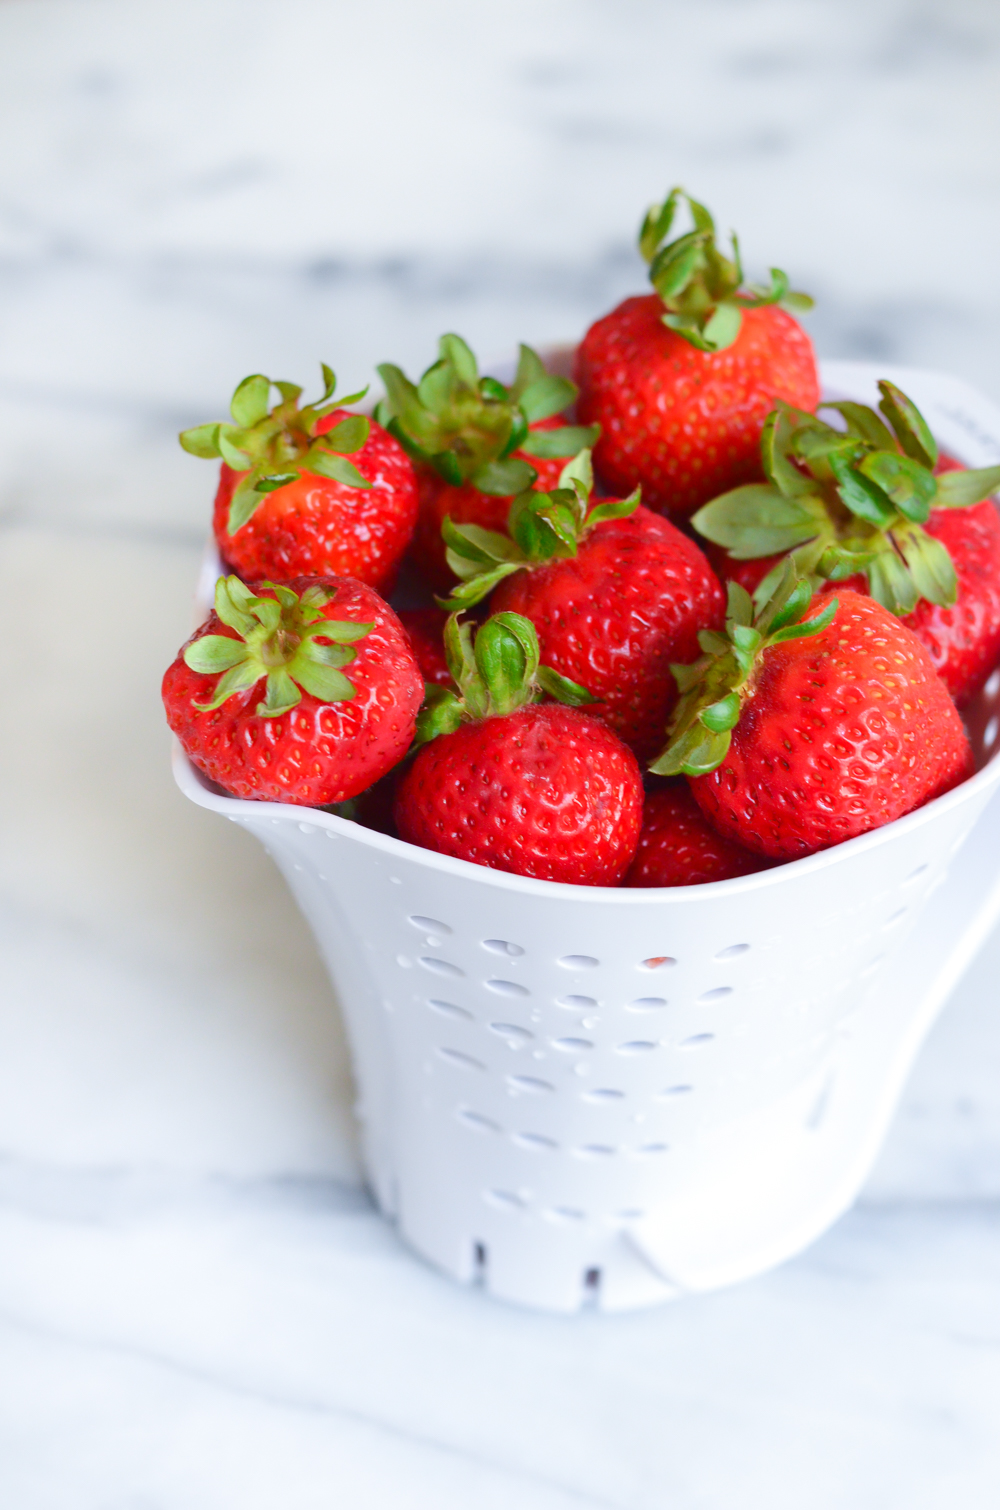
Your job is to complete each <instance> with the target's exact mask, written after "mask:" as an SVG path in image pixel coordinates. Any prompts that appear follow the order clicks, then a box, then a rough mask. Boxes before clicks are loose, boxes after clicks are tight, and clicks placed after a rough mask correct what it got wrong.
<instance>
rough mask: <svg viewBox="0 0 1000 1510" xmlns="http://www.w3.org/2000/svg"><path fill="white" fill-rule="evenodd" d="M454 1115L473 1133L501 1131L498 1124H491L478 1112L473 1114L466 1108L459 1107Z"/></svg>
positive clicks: (487, 1118)
mask: <svg viewBox="0 0 1000 1510" xmlns="http://www.w3.org/2000/svg"><path fill="white" fill-rule="evenodd" d="M455 1115H456V1117H457V1118H458V1120H459V1122H462V1123H464V1124H465V1126H466V1127H471V1128H472V1131H473V1132H479V1133H498V1132H502V1131H503V1129H502V1128H501V1126H500V1124H499V1122H493V1121H491V1119H490V1118H489V1117H483V1116H481V1115H480V1114H479V1112H474V1111H472V1110H471V1109H470V1108H469V1107H467V1106H460V1107H459V1108H458V1110H457V1111H456V1113H455Z"/></svg>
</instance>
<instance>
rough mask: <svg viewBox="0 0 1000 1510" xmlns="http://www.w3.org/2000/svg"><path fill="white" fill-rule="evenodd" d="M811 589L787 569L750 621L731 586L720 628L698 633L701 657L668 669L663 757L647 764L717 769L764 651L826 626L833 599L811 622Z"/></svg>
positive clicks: (747, 605) (745, 596)
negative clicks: (674, 694) (673, 685)
mask: <svg viewBox="0 0 1000 1510" xmlns="http://www.w3.org/2000/svg"><path fill="white" fill-rule="evenodd" d="M812 595H813V594H812V588H811V587H810V585H809V583H808V582H807V581H806V580H805V579H804V578H803V577H796V575H795V571H794V569H793V568H792V566H791V563H787V564H786V566H785V569H784V572H783V574H782V578H781V581H780V582H779V584H778V586H777V588H776V589H775V591H774V593H773V595H772V596H771V598H770V599H769V600H768V602H767V603H766V604H765V605H764V607H763V608H762V609H761V611H760V612H759V613H758V614H757V616H756V618H754V614H753V604H752V603H751V601H750V594H749V593H748V592H747V591H746V590H745V589H744V588H742V587H740V585H739V583H738V582H730V584H729V606H728V611H727V613H726V629H725V633H724V634H720V633H719V632H718V631H716V630H714V629H703V630H702V631H701V633H700V634H699V635H698V643H699V644H700V646H701V648H702V651H703V652H704V654H703V655H702V656H701V659H700V660H697V661H695V662H694V664H693V665H691V666H671V668H670V669H671V671H672V672H673V673H674V677H675V678H676V681H677V686H678V688H679V689H680V694H681V695H680V699H679V701H678V703H677V707H676V708H675V709H674V715H673V718H672V719H671V721H670V724H669V726H668V728H667V743H666V747H665V749H664V750H663V753H662V754H661V755H660V756H659V758H658V759H657V760H655V761H654V762H653V764H652V765H651V766H650V768H649V769H650V770H651V771H655V772H656V774H657V775H659V776H679V775H685V776H706V775H707V774H708V773H709V771H714V770H715V768H716V766H718V765H721V764H722V761H723V760H724V759H725V757H726V753H727V751H728V750H729V745H730V742H731V740H732V737H733V734H732V731H733V729H735V727H736V725H737V724H738V723H739V721H740V714H741V712H742V710H743V704H744V703H745V702H746V700H747V698H748V697H751V696H752V695H753V680H754V671H755V668H756V666H757V663H758V662H759V660H760V658H761V656H762V655H763V654H764V652H765V651H766V650H768V649H770V647H771V646H772V645H781V644H783V643H784V642H785V641H786V640H799V639H804V638H806V637H807V636H808V635H814V634H819V633H820V631H821V630H823V629H825V628H826V627H827V625H828V624H829V623H831V622H832V620H833V616H834V614H835V613H836V612H837V606H838V600H837V599H836V598H831V599H830V600H829V602H828V603H826V604H825V606H824V607H823V609H822V610H821V612H819V613H818V614H816V616H815V617H814V618H812V619H806V618H804V617H803V615H804V614H805V613H806V611H807V609H808V608H809V605H810V603H811V601H812Z"/></svg>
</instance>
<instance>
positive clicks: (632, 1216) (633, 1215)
mask: <svg viewBox="0 0 1000 1510" xmlns="http://www.w3.org/2000/svg"><path fill="white" fill-rule="evenodd" d="M614 1215H615V1218H616V1219H617V1220H618V1221H619V1222H641V1221H642V1219H643V1217H644V1216H645V1215H646V1213H645V1211H643V1209H642V1207H641V1206H629V1207H627V1208H626V1210H624V1211H616V1212H615V1213H614Z"/></svg>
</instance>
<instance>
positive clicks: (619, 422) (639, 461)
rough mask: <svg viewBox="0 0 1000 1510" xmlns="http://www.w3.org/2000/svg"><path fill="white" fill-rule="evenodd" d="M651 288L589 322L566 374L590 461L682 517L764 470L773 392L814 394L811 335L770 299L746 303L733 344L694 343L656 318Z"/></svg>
mask: <svg viewBox="0 0 1000 1510" xmlns="http://www.w3.org/2000/svg"><path fill="white" fill-rule="evenodd" d="M662 314H663V303H662V301H661V299H660V298H659V296H658V295H657V294H643V295H639V296H637V297H634V298H631V299H626V300H625V301H624V303H623V304H620V305H619V306H618V308H617V309H614V310H612V311H611V313H610V314H609V315H605V316H604V318H603V319H601V320H598V321H597V323H596V324H594V325H592V326H591V327H590V329H589V330H588V331H587V334H586V335H585V336H584V338H583V341H582V342H581V344H580V347H579V350H578V352H577V358H576V371H575V374H574V376H575V379H576V382H577V384H578V385H579V388H580V397H579V399H578V401H577V414H578V416H579V419H580V423H581V424H588V425H589V424H595V423H597V424H600V425H601V427H602V428H601V437H600V439H599V440H598V442H597V445H596V447H595V448H594V466H595V469H596V471H597V475H598V477H599V478H600V480H601V481H602V482H603V484H604V485H605V487H606V488H607V489H608V490H609V491H610V492H612V493H616V494H623V495H624V494H627V493H630V492H631V491H632V489H633V488H635V487H637V486H641V487H642V499H643V503H644V504H645V505H646V507H647V508H651V509H655V510H657V511H658V512H659V513H664V514H673V515H678V516H684V517H686V516H687V515H689V514H692V513H694V511H695V510H696V509H698V508H700V507H701V505H702V504H703V503H707V502H708V501H709V500H710V499H712V498H717V497H718V496H719V494H720V493H725V492H728V491H729V489H730V488H735V487H739V486H740V484H742V483H745V482H754V481H756V480H758V479H759V478H761V477H762V475H763V474H762V472H761V465H760V437H761V431H762V429H763V427H764V421H765V419H766V418H767V416H768V414H769V413H770V411H771V410H772V409H773V408H774V401H775V399H784V400H785V401H786V402H787V403H789V404H794V405H795V406H796V407H797V408H800V409H809V410H812V409H815V407H816V405H817V404H818V403H819V398H820V390H819V378H818V374H817V369H816V357H815V354H814V352H813V348H812V343H811V341H810V340H809V337H808V336H807V335H806V333H805V331H804V330H803V329H802V327H801V325H799V324H798V322H797V321H796V320H794V319H793V318H792V316H791V315H789V314H787V313H786V312H785V311H784V310H783V309H779V308H778V307H777V306H774V305H772V306H766V307H764V308H761V309H748V310H745V311H744V314H743V324H742V328H741V330H740V334H739V335H738V336H737V338H736V340H735V341H734V342H733V344H732V346H729V347H727V348H726V349H725V350H724V351H719V352H702V351H698V350H696V349H695V348H694V347H693V346H691V345H690V344H689V343H688V342H687V341H685V340H684V339H683V338H682V337H681V336H679V335H677V334H676V332H675V331H672V330H669V329H668V328H667V326H665V325H664V324H663V321H662V319H661V316H662Z"/></svg>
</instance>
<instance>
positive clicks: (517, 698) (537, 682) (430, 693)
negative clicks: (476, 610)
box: [415, 613, 594, 745]
mask: <svg viewBox="0 0 1000 1510" xmlns="http://www.w3.org/2000/svg"><path fill="white" fill-rule="evenodd" d="M444 651H445V656H446V658H447V661H448V670H449V671H450V672H451V675H452V678H453V680H454V682H455V686H456V687H457V688H458V691H457V692H453V691H451V689H450V688H448V687H437V686H432V685H428V686H427V689H426V692H425V695H424V706H423V708H422V709H421V710H420V715H419V717H418V718H417V733H416V739H415V743H416V744H418V745H423V744H427V742H428V741H429V740H431V739H436V738H437V736H438V735H439V734H452V733H454V731H455V730H456V729H457V728H459V726H460V725H461V724H463V723H470V722H478V721H480V720H481V719H484V718H496V717H498V716H499V715H502V714H504V713H514V712H515V711H516V710H517V709H518V708H523V707H525V706H526V705H527V704H528V703H537V702H539V701H540V700H541V698H542V697H544V696H545V695H546V694H547V695H548V696H549V697H554V698H555V699H556V701H557V702H561V703H568V704H569V706H570V707H573V708H576V707H580V706H581V705H583V704H584V703H592V702H594V698H592V697H591V695H590V693H589V692H588V691H587V689H586V687H581V686H580V685H579V683H578V682H571V681H570V680H569V678H568V677H566V676H561V675H560V674H559V672H558V671H553V670H552V668H551V667H550V666H542V665H540V664H539V652H538V634H537V633H536V630H535V626H534V624H532V622H531V620H530V619H526V618H524V617H523V615H521V614H519V613H498V614H494V616H493V618H491V619H487V620H486V623H485V624H484V625H483V626H482V628H481V629H480V630H479V632H478V633H477V634H476V636H475V641H473V635H472V625H471V624H470V623H464V624H463V623H462V622H461V620H460V617H459V615H458V614H457V613H453V614H451V615H450V616H449V618H448V622H447V624H446V625H445V627H444Z"/></svg>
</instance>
